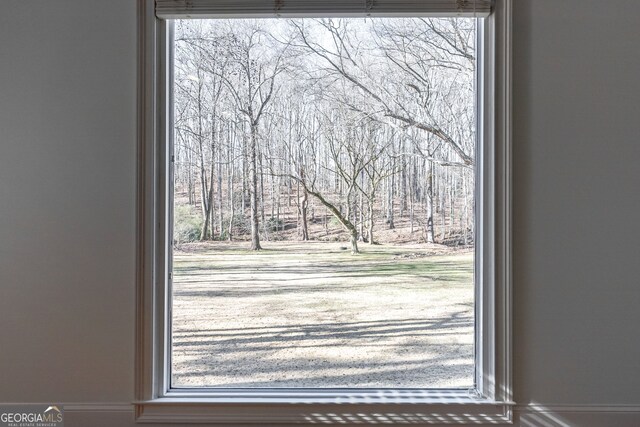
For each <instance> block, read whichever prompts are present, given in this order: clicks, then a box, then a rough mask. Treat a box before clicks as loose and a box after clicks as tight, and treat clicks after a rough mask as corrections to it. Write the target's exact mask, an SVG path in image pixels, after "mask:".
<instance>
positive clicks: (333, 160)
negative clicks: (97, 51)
mask: <svg viewBox="0 0 640 427" xmlns="http://www.w3.org/2000/svg"><path fill="white" fill-rule="evenodd" d="M267 3H269V2H265V4H263V3H262V2H255V3H251V4H249V3H247V4H246V5H243V6H242V7H239V6H235V7H234V6H233V5H231V4H228V5H227V4H223V3H220V2H215V1H208V0H201V1H200V2H198V1H194V2H184V3H183V2H179V1H178V2H176V1H171V2H170V1H157V2H141V12H140V14H141V43H142V44H141V48H142V53H144V54H145V55H144V56H143V57H141V80H142V82H143V84H142V85H141V92H140V96H141V99H142V100H143V101H144V102H142V105H141V116H140V117H141V125H142V126H141V163H140V164H141V173H140V180H141V187H140V191H141V199H140V201H141V205H140V217H139V218H140V230H141V235H140V252H139V260H140V262H139V265H140V266H141V269H140V281H139V282H140V283H139V293H138V301H139V312H140V316H139V319H140V322H139V339H138V344H139V352H138V359H137V360H138V376H139V384H138V397H139V400H140V404H139V407H138V419H139V420H140V421H172V422H185V420H191V421H202V422H244V423H250V422H259V423H264V422H312V423H313V422H325V421H326V422H338V423H340V422H341V423H344V422H348V421H350V422H363V421H367V420H368V419H369V418H368V417H374V418H371V419H370V420H377V421H384V420H385V419H389V420H391V421H393V420H394V418H393V417H392V418H388V417H389V415H390V414H391V415H393V414H395V415H396V418H395V421H397V422H406V421H407V420H417V421H420V422H437V421H442V422H447V423H448V422H451V421H453V422H460V423H466V422H478V420H484V421H490V422H501V421H508V420H509V419H510V414H511V409H510V405H511V402H510V395H511V390H510V368H509V366H510V365H509V358H508V354H509V350H510V337H509V335H508V331H509V327H510V325H509V321H510V320H509V319H510V317H509V316H510V311H509V307H510V303H509V298H510V296H509V277H510V276H509V275H510V273H509V271H510V269H509V265H510V264H509V263H510V259H509V232H508V227H509V207H508V200H509V199H508V198H509V150H508V71H509V70H508V66H505V64H506V63H507V62H506V59H507V57H506V54H507V53H508V46H501V43H505V42H508V39H507V38H506V30H507V29H508V25H507V23H508V20H507V18H506V17H507V16H508V12H509V8H508V2H497V5H496V6H494V7H493V9H492V3H491V2H487V1H475V2H472V1H470V2H459V1H458V2H456V1H451V2H447V1H440V2H435V1H434V2H426V3H424V4H423V3H420V4H416V5H409V4H405V3H402V4H400V2H393V1H387V2H381V3H379V4H378V3H375V2H365V3H364V5H359V4H358V5H356V4H355V3H354V4H351V3H350V2H346V3H344V4H335V5H330V4H325V5H324V6H318V5H317V4H315V3H314V2H308V3H302V4H300V5H298V4H284V3H283V2H275V3H274V4H273V5H271V6H273V7H274V9H273V10H272V13H269V12H268V8H269V5H268V4H267ZM312 4H313V5H314V7H311V6H310V5H312ZM394 5H395V9H394ZM287 7H288V9H287ZM376 7H377V8H378V9H377V10H376ZM359 8H363V9H360V10H359ZM274 14H275V15H277V16H273V15H274ZM498 48H502V49H503V51H499V49H498ZM500 79H504V81H501V80H500ZM230 402H233V403H234V405H231V406H229V405H228V403H230ZM184 403H189V405H188V406H187V407H185V406H183V405H184ZM345 403H348V405H347V406H340V405H344V404H345ZM236 404H240V406H237V405H236ZM300 404H304V405H307V406H303V407H298V405H300ZM309 405H311V406H309ZM314 405H324V406H322V408H321V407H315V406H314ZM326 405H329V406H326ZM335 405H338V406H335ZM361 405H365V406H364V408H363V407H361ZM371 405H373V406H371ZM386 405H392V406H395V410H401V411H398V413H396V412H393V413H388V411H389V408H387V406H386ZM398 405H400V406H398ZM442 405H445V406H442ZM185 408H190V409H185ZM302 408H304V410H302ZM456 408H457V409H456ZM338 409H339V410H338ZM395 410H394V411H395ZM356 411H361V412H356ZM352 412H353V414H352ZM354 414H356V415H354ZM350 416H351V417H352V418H349V417H350ZM353 417H355V418H353ZM376 417H377V418H376ZM411 417H417V418H415V419H414V418H411Z"/></svg>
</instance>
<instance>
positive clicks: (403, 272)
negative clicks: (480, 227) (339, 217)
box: [172, 241, 474, 388]
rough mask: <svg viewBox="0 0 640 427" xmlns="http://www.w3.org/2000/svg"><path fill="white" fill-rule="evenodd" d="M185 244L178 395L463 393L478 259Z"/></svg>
mask: <svg viewBox="0 0 640 427" xmlns="http://www.w3.org/2000/svg"><path fill="white" fill-rule="evenodd" d="M247 245H248V243H247V242H238V243H227V242H210V243H209V242H208V243H194V244H187V245H182V246H181V247H180V249H179V250H176V251H175V253H174V276H173V277H174V280H173V283H174V284H173V350H172V366H173V371H172V385H173V386H174V387H198V386H210V387H420V388H422V387H468V386H471V385H472V384H473V366H474V364H473V324H474V321H473V299H474V295H473V284H472V282H473V253H472V252H471V251H469V250H468V249H467V250H454V249H451V248H447V247H444V246H440V245H426V244H421V245H420V244H413V245H374V246H372V245H366V244H362V245H361V250H362V252H363V253H362V254H360V255H355V256H354V255H351V254H350V252H349V251H348V250H345V249H346V246H345V245H344V243H342V244H341V243H338V242H331V243H326V242H317V241H315V242H314V241H311V242H285V241H278V242H263V247H264V250H262V251H259V252H250V251H248V250H247V249H246V248H247Z"/></svg>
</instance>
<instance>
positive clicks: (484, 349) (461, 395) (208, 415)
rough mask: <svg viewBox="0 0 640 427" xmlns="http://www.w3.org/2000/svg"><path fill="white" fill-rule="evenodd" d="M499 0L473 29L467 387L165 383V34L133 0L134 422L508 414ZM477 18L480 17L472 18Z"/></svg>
mask: <svg viewBox="0 0 640 427" xmlns="http://www.w3.org/2000/svg"><path fill="white" fill-rule="evenodd" d="M511 4H512V0H496V1H495V3H494V10H493V13H492V14H491V15H490V16H489V17H488V18H485V19H484V21H483V22H484V25H481V27H482V28H479V30H478V39H479V41H480V43H479V44H478V46H479V49H478V59H479V61H478V63H479V64H482V67H480V68H481V69H480V70H478V86H477V92H478V103H477V105H478V114H477V117H478V140H479V143H478V147H479V148H480V149H479V150H478V151H477V154H476V159H477V160H476V165H477V166H476V167H477V172H476V176H477V185H476V204H477V206H478V207H479V208H478V209H476V211H477V212H476V215H477V217H476V224H477V231H476V252H475V253H476V255H475V256H476V259H475V267H476V274H475V276H476V281H477V283H476V286H475V287H476V295H475V298H476V309H475V316H476V327H475V334H476V360H475V366H476V378H475V384H476V385H475V388H474V389H473V390H471V391H468V390H445V389H423V390H419V389H398V390H389V389H380V390H378V389H244V390H231V389H229V390H224V389H220V390H215V389H191V390H189V389H187V390H179V391H178V390H171V389H169V384H170V383H169V366H168V365H169V356H170V355H169V346H168V341H167V337H166V336H165V334H166V332H167V331H168V330H170V329H168V324H169V323H168V322H169V321H170V298H169V296H170V295H169V292H168V289H169V287H168V283H169V280H168V279H169V272H168V266H169V265H170V262H169V261H170V257H171V251H170V250H169V245H168V244H167V242H168V238H169V235H168V234H169V230H170V229H171V227H170V224H169V221H170V219H171V216H170V215H169V214H168V207H169V206H171V202H172V200H170V199H171V197H172V195H171V192H170V191H169V190H170V185H169V184H170V180H171V177H172V176H171V170H172V167H171V159H170V151H169V144H168V140H167V138H168V135H170V134H171V132H172V127H171V126H172V122H173V117H171V108H170V105H169V103H170V100H171V84H170V82H171V80H172V74H171V73H172V68H173V67H172V64H171V54H170V52H171V51H172V49H173V47H172V39H173V37H172V34H171V26H170V25H168V24H167V21H165V20H162V19H158V18H157V17H156V16H155V10H154V7H155V2H154V1H153V0H138V24H139V32H138V46H139V52H138V70H139V71H138V206H137V229H138V238H137V242H138V248H137V257H138V259H137V289H136V307H137V325H136V328H137V329H136V367H135V372H136V385H135V388H136V389H135V398H136V401H135V402H134V404H135V407H136V412H135V413H136V420H137V422H140V423H210V424H225V425H227V424H235V423H241V424H249V425H250V424H255V425H263V424H268V423H271V424H292V423H302V424H305V423H308V424H332V423H333V424H351V423H353V424H358V423H359V424H363V423H365V424H367V423H371V424H373V423H378V424H385V425H396V424H397V425H405V424H407V423H409V424H429V425H438V424H443V425H450V424H479V423H487V424H509V423H512V419H513V412H512V408H513V405H514V402H513V401H512V374H511V359H512V357H511V349H512V344H511V342H512V320H511V319H512V316H511ZM479 22H480V21H479Z"/></svg>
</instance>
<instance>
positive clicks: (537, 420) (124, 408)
mask: <svg viewBox="0 0 640 427" xmlns="http://www.w3.org/2000/svg"><path fill="white" fill-rule="evenodd" d="M63 406H64V413H65V427H76V426H79V427H80V426H81V427H102V426H118V427H140V426H145V424H138V423H136V422H135V417H134V411H135V407H134V405H133V404H131V403H126V402H122V403H100V402H92V403H67V404H63ZM148 425H149V424H146V426H148ZM174 425H175V424H174ZM341 425H343V426H344V424H341ZM513 425H514V426H515V427H614V426H615V427H640V405H619V404H611V405H605V404H594V405H543V404H528V405H517V406H515V408H514V424H513ZM165 426H167V427H168V426H169V424H165ZM429 426H430V427H433V426H434V424H430V425H429Z"/></svg>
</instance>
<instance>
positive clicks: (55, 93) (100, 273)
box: [0, 0, 640, 426]
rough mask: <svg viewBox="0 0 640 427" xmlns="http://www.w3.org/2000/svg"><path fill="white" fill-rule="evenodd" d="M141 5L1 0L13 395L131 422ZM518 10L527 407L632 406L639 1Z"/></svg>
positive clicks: (7, 367)
mask: <svg viewBox="0 0 640 427" xmlns="http://www.w3.org/2000/svg"><path fill="white" fill-rule="evenodd" d="M135 3H136V2H135V1H131V0H109V1H103V0H101V1H98V0H55V1H51V0H3V1H2V2H0V320H1V322H0V343H1V344H0V378H1V381H0V402H54V401H55V402H63V403H88V404H100V403H103V404H105V405H106V406H105V405H103V406H102V408H103V410H105V411H108V404H113V405H114V406H113V407H114V408H115V409H114V410H113V411H112V413H111V415H112V416H115V417H120V418H119V419H120V421H118V422H117V425H125V424H127V423H130V422H131V424H132V425H133V423H132V421H131V420H132V417H133V415H132V413H131V412H127V410H123V409H122V407H123V406H122V405H120V404H124V406H125V407H126V405H127V404H129V403H130V402H131V401H132V400H133V388H134V383H133V360H134V322H135V313H134V295H135V291H134V281H135V265H134V255H135V164H136V163H135V156H136V150H135V143H136V142H135V138H136V127H135V126H136V124H135V118H136V109H135V103H136V4H135ZM514 3H515V5H514V31H515V34H514V82H513V83H514V159H513V161H514V183H513V184H514V224H513V225H514V239H515V242H514V317H515V319H514V321H515V324H514V326H515V330H514V344H515V348H514V359H515V360H514V385H515V400H516V401H517V403H518V404H521V405H526V404H529V403H536V404H539V405H542V406H548V407H560V406H562V405H572V407H574V408H580V407H582V405H596V406H597V407H599V408H605V409H606V408H618V412H616V413H618V415H620V413H622V412H624V411H623V410H622V409H620V408H623V409H624V408H625V407H622V406H620V405H625V404H626V405H635V406H634V407H635V408H640V395H639V394H638V392H637V385H638V381H639V380H640V378H639V377H640V339H639V338H638V332H637V328H638V325H640V286H639V279H638V277H640V271H639V266H640V262H639V258H638V253H639V252H638V249H637V247H638V242H640V232H639V231H638V230H639V227H638V221H637V217H638V212H639V211H640V197H639V196H638V187H639V184H640V168H638V166H637V162H638V159H639V158H640V143H639V135H640V128H639V124H638V123H640V120H639V119H638V118H639V117H640V91H639V90H638V83H637V76H639V75H640V55H638V40H640V26H639V25H637V23H638V22H640V12H638V8H637V7H636V6H637V5H636V0H615V1H612V2H603V1H601V0H563V1H557V0H515V1H514ZM118 405H120V406H118ZM615 405H617V406H615ZM596 406H593V407H596ZM104 408H107V409H104ZM636 410H637V409H636ZM567 414H568V413H567ZM567 414H565V415H563V416H569V415H567ZM103 415H104V414H103ZM536 416H538V415H536ZM599 416H600V417H601V418H600V420H601V421H598V422H602V423H604V424H600V425H607V423H608V421H607V420H608V419H610V418H607V417H608V416H609V415H607V413H603V414H600V415H599ZM611 416H613V415H611ZM527 417H529V418H527ZM576 417H578V418H575V419H576V420H577V419H580V418H579V417H583V418H581V419H582V420H584V424H583V423H582V421H581V422H578V424H579V425H596V421H595V420H596V418H597V417H586V418H585V415H584V413H582V414H578V415H576ZM105 419H106V418H103V417H102V415H100V416H99V415H98V413H97V412H96V413H92V412H90V411H89V412H77V413H74V414H73V415H71V414H70V415H69V417H68V425H83V426H93V425H95V426H97V425H101V424H100V423H101V422H102V423H105V424H104V425H116V424H113V421H109V422H107V421H105ZM114 419H115V418H114ZM617 419H618V420H619V422H618V423H617V424H616V425H622V424H624V423H627V422H628V423H629V424H628V425H637V424H638V423H637V422H638V421H639V419H640V418H638V413H637V412H636V413H632V412H625V413H624V414H623V418H617ZM536 420H537V421H536ZM623 420H624V422H623ZM549 422H550V421H549ZM576 422H577V421H576ZM109 423H111V424H109ZM632 423H633V424H632ZM520 424H521V425H532V426H533V425H544V424H540V423H539V420H538V419H537V418H531V415H527V416H524V417H523V418H522V420H521V421H520ZM578 424H572V425H578Z"/></svg>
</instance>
